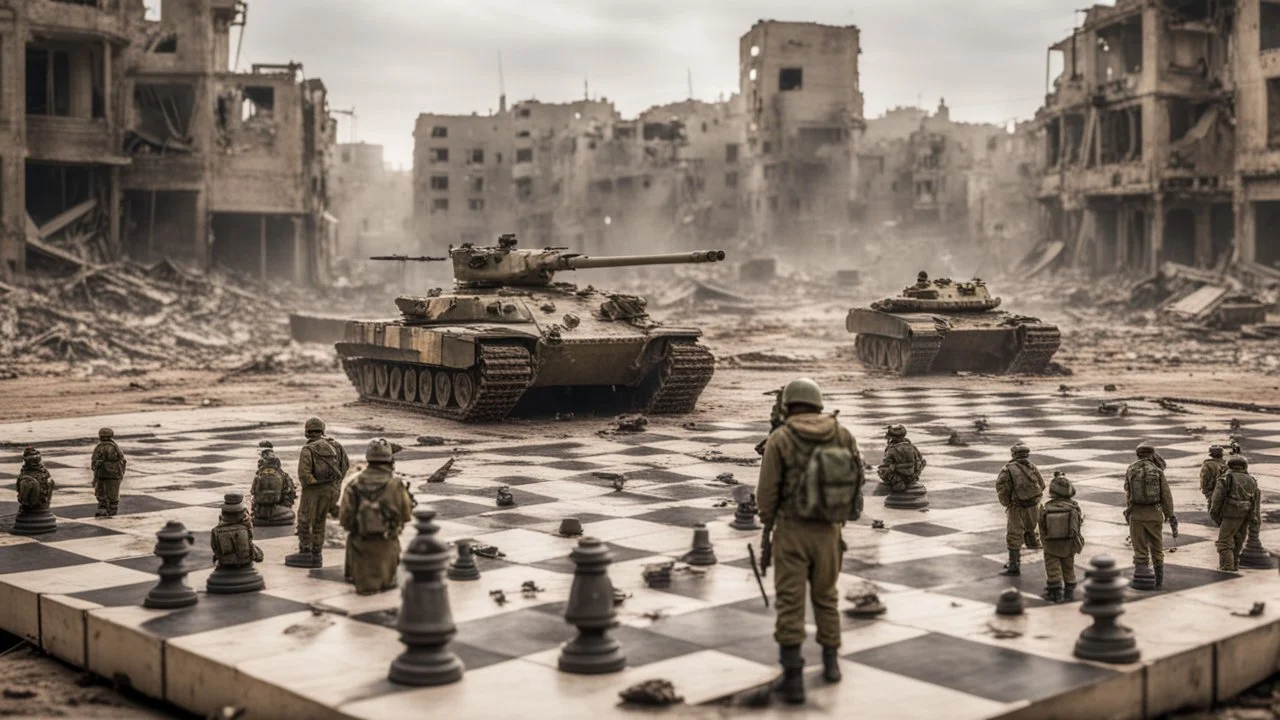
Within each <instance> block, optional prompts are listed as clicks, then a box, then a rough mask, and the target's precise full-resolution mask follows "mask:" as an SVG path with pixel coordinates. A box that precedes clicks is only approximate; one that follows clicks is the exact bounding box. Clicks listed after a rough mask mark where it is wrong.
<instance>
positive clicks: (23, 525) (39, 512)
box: [11, 503, 58, 535]
mask: <svg viewBox="0 0 1280 720" xmlns="http://www.w3.org/2000/svg"><path fill="white" fill-rule="evenodd" d="M57 530H58V518H56V517H54V516H53V511H52V510H50V509H49V505H48V503H45V504H43V505H30V506H28V505H19V506H18V515H17V517H15V518H14V519H13V529H12V530H11V532H12V533H13V534H14V535H48V534H49V533H51V532H56V531H57Z"/></svg>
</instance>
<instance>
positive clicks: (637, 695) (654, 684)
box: [618, 680, 684, 707]
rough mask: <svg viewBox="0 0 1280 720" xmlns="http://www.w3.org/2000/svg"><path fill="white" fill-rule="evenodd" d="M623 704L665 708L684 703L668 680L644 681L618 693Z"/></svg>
mask: <svg viewBox="0 0 1280 720" xmlns="http://www.w3.org/2000/svg"><path fill="white" fill-rule="evenodd" d="M618 695H619V697H621V698H622V701H623V702H626V703H635V704H637V705H652V706H656V707H665V706H667V705H676V704H679V703H682V702H684V698H683V697H681V696H680V695H677V694H676V689H675V686H673V685H672V684H671V681H669V680H646V681H644V682H642V683H639V684H637V685H632V686H631V687H629V688H627V689H626V690H623V691H622V692H620V693H618Z"/></svg>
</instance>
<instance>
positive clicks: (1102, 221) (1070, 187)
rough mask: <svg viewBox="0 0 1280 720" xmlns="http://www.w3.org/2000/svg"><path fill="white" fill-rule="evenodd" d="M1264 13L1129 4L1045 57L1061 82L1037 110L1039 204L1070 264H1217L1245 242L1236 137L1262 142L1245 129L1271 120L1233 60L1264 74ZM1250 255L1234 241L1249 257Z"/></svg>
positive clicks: (1248, 7) (1243, 3) (1097, 10)
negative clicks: (1260, 22)
mask: <svg viewBox="0 0 1280 720" xmlns="http://www.w3.org/2000/svg"><path fill="white" fill-rule="evenodd" d="M1260 5H1274V3H1271V2H1269V1H1267V0H1240V1H1239V2H1234V3H1223V2H1213V1H1211V0H1160V1H1158V2H1153V1H1150V0H1147V1H1142V0H1121V1H1120V2H1118V3H1117V4H1116V5H1115V6H1114V7H1110V6H1094V7H1093V8H1091V9H1090V10H1088V11H1087V13H1086V15H1085V21H1084V23H1083V25H1081V27H1079V28H1077V29H1076V31H1075V32H1074V33H1073V34H1072V35H1071V37H1069V38H1066V39H1065V40H1062V41H1061V42H1059V43H1057V44H1056V45H1054V46H1052V47H1051V48H1050V57H1049V61H1050V64H1051V65H1052V64H1054V63H1060V64H1061V73H1060V74H1059V75H1058V77H1057V78H1056V79H1055V80H1054V81H1053V87H1052V89H1051V91H1050V93H1049V94H1048V96H1047V98H1046V103H1045V107H1044V108H1042V109H1041V110H1040V112H1039V113H1038V115H1037V119H1038V120H1039V122H1040V124H1041V126H1042V128H1043V135H1044V166H1045V168H1046V170H1045V173H1044V175H1043V177H1042V180H1041V183H1040V191H1039V197H1040V202H1041V204H1042V208H1043V212H1042V218H1043V223H1044V227H1045V234H1046V236H1047V237H1048V238H1049V239H1050V240H1051V241H1054V242H1056V243H1061V247H1062V248H1064V253H1065V256H1066V258H1067V259H1068V261H1069V262H1070V263H1073V264H1075V265H1079V266H1084V267H1088V268H1092V269H1093V270H1094V271H1096V272H1114V271H1117V270H1133V271H1141V272H1146V271H1150V270H1153V269H1154V268H1155V267H1156V266H1157V265H1158V264H1159V263H1160V262H1162V261H1173V262H1178V263H1183V264H1187V265H1200V266H1212V265H1215V264H1217V263H1219V262H1225V261H1226V259H1228V258H1229V257H1230V256H1231V254H1232V252H1233V245H1234V239H1235V238H1236V237H1240V238H1241V239H1242V240H1243V239H1244V238H1245V232H1244V231H1245V230H1246V228H1247V223H1245V222H1243V219H1244V217H1245V216H1246V215H1248V214H1251V213H1252V211H1253V209H1250V213H1245V212H1242V210H1245V209H1246V208H1244V207H1243V205H1242V203H1243V198H1242V197H1241V196H1239V195H1238V193H1237V189H1236V185H1238V182H1237V180H1236V177H1235V172H1234V168H1233V165H1234V164H1235V158H1236V148H1235V145H1236V140H1237V137H1236V136H1237V135H1240V136H1241V139H1243V138H1246V137H1252V138H1259V137H1261V135H1259V134H1258V132H1257V131H1256V130H1252V129H1250V126H1251V125H1253V124H1255V123H1256V124H1258V125H1265V120H1264V114H1265V111H1263V110H1258V111H1256V112H1254V113H1253V117H1252V118H1251V117H1249V116H1248V115H1247V114H1245V113H1244V112H1241V111H1242V110H1243V109H1247V108H1249V107H1251V104H1250V101H1249V100H1247V99H1246V97H1247V96H1253V97H1261V95H1260V94H1256V93H1257V91H1260V89H1261V86H1260V85H1258V84H1256V83H1255V84H1254V85H1250V84H1249V83H1248V82H1246V81H1245V80H1244V78H1243V77H1242V76H1241V75H1240V73H1239V71H1238V69H1237V67H1235V66H1233V63H1232V62H1231V58H1233V57H1234V58H1235V59H1236V61H1237V63H1239V64H1240V65H1241V66H1248V65H1250V63H1252V64H1253V66H1254V67H1255V68H1256V67H1259V66H1260V63H1259V62H1258V57H1259V56H1260V55H1262V54H1265V53H1266V52H1267V51H1266V50H1265V49H1264V48H1261V47H1260V43H1259V39H1258V34H1257V33H1258V31H1257V20H1256V18H1257V17H1258V12H1259V10H1258V8H1259V6H1260ZM1251 17H1252V18H1255V19H1254V20H1253V21H1252V28H1253V29H1252V31H1251V30H1250V29H1249V26H1250V24H1251V21H1250V18H1251ZM1233 44H1234V45H1235V47H1234V49H1233V48H1232V46H1233ZM1273 54H1274V53H1273ZM1273 66H1276V67H1280V65H1276V64H1274V63H1273ZM1256 142H1257V143H1258V144H1257V146H1256V147H1257V149H1259V150H1260V149H1261V148H1262V146H1263V145H1264V144H1265V140H1257V141H1256ZM1240 149H1241V150H1243V148H1240ZM1263 212H1264V214H1265V208H1264V209H1263ZM1250 247H1251V243H1250V242H1247V241H1244V242H1241V243H1240V249H1241V250H1245V251H1246V253H1247V254H1246V258H1247V259H1248V258H1251V254H1248V253H1249V251H1248V250H1247V249H1248V248H1250Z"/></svg>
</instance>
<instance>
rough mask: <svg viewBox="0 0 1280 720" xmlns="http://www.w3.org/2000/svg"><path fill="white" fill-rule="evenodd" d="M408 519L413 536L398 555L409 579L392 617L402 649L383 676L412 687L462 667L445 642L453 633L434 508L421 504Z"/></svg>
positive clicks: (438, 681) (445, 679)
mask: <svg viewBox="0 0 1280 720" xmlns="http://www.w3.org/2000/svg"><path fill="white" fill-rule="evenodd" d="M413 517H414V524H413V526H414V528H415V529H416V530H417V531H418V534H417V536H415V537H414V538H413V540H412V541H410V542H409V548H408V550H406V551H405V553H404V555H403V557H402V562H403V563H404V567H405V569H406V570H408V571H409V573H410V574H411V576H412V577H411V578H410V579H409V580H408V581H407V582H406V583H405V584H404V590H403V591H402V594H401V602H400V617H399V619H398V620H397V621H396V630H398V631H400V642H402V643H404V645H405V651H404V652H403V653H401V654H400V656H399V657H397V658H396V659H395V660H394V661H393V662H392V663H391V671H390V672H389V673H388V675H387V679H388V680H390V681H391V682H393V683H395V684H397V685H412V686H415V687H427V686H432V685H447V684H449V683H452V682H457V681H458V680H461V679H462V674H463V672H464V670H465V668H464V667H463V665H462V661H461V660H459V659H458V656H457V655H455V654H454V653H453V651H451V650H450V649H449V641H450V640H452V639H453V636H454V635H456V634H457V632H458V628H457V626H456V625H454V623H453V611H452V610H451V609H450V608H449V592H448V588H447V587H446V586H445V583H444V577H443V575H444V572H445V566H447V565H448V564H449V547H448V546H447V545H445V544H444V543H443V542H441V541H440V539H439V538H437V537H436V533H438V532H440V526H438V525H436V524H435V523H434V522H433V521H434V520H435V517H436V511H435V510H432V509H430V508H427V507H420V508H418V509H416V510H414V511H413Z"/></svg>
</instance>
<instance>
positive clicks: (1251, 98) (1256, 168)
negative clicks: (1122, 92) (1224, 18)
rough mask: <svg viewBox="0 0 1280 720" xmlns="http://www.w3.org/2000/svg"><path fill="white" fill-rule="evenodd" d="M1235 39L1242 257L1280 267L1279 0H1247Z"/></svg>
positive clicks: (1241, 7)
mask: <svg viewBox="0 0 1280 720" xmlns="http://www.w3.org/2000/svg"><path fill="white" fill-rule="evenodd" d="M1234 41H1235V47H1236V51H1235V58H1236V73H1235V83H1236V102H1235V113H1236V135H1235V142H1236V149H1237V155H1236V168H1235V169H1236V187H1235V196H1234V199H1235V207H1236V213H1237V222H1236V232H1237V237H1238V238H1239V250H1240V257H1241V258H1242V259H1244V260H1248V261H1252V262H1254V263H1257V264H1258V265H1261V266H1264V267H1268V268H1272V269H1275V268H1280V0H1243V1H1242V2H1241V3H1240V4H1239V9H1238V12H1237V15H1236V21H1235V35H1234Z"/></svg>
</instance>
